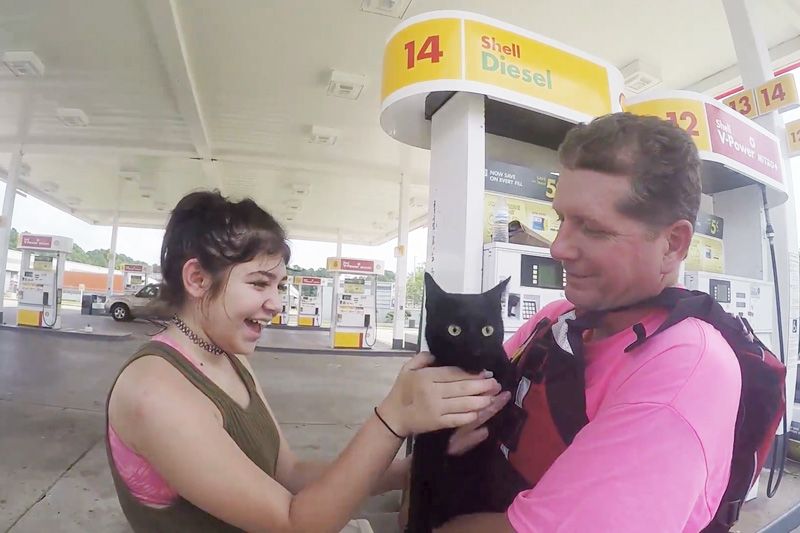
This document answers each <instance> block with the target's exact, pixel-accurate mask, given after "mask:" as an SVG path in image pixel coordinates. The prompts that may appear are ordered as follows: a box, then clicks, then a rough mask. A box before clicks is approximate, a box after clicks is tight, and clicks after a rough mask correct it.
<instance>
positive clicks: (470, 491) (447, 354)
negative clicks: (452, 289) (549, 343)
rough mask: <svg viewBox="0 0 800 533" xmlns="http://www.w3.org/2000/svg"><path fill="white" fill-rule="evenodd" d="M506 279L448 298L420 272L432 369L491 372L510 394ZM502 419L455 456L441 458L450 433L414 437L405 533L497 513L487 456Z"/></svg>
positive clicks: (493, 449)
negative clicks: (483, 437) (503, 304)
mask: <svg viewBox="0 0 800 533" xmlns="http://www.w3.org/2000/svg"><path fill="white" fill-rule="evenodd" d="M509 279H510V278H509ZM508 281H509V280H508V279H506V280H505V281H502V282H501V283H500V284H498V285H497V286H496V287H494V288H493V289H491V290H489V291H487V292H485V293H482V294H450V293H446V292H444V291H443V290H442V289H441V288H440V287H439V286H438V285H437V284H436V282H435V281H434V280H433V278H432V277H431V276H430V275H429V274H428V273H425V294H426V297H425V310H426V312H427V319H426V320H427V323H426V325H425V340H426V341H427V342H428V348H429V349H430V352H431V353H432V354H433V356H434V357H435V358H436V363H435V364H436V365H437V366H457V367H460V368H463V369H464V370H466V371H467V372H473V373H477V372H480V371H482V370H491V371H492V372H494V377H495V379H497V381H498V382H500V384H501V385H502V386H503V389H504V390H510V388H511V387H512V385H513V383H511V381H512V380H513V379H514V371H513V366H512V364H511V363H510V361H509V360H508V358H507V357H506V353H505V350H504V349H503V315H502V310H501V302H502V297H503V291H504V290H505V288H506V285H507V284H508ZM504 411H505V410H504ZM502 420H503V412H501V413H499V414H498V415H496V416H495V417H494V418H492V420H491V421H490V425H489V427H490V436H489V438H488V439H486V440H485V441H483V443H481V444H480V445H478V446H477V447H475V448H473V449H472V450H470V451H469V452H467V453H465V454H463V455H461V456H451V455H448V454H447V445H448V441H449V439H450V435H451V434H452V433H453V430H449V429H445V430H440V431H435V432H432V433H426V434H423V435H417V436H416V437H415V438H414V446H413V453H414V456H413V458H412V463H411V487H410V502H409V516H408V526H407V527H406V533H430V532H431V531H432V529H433V528H436V527H439V526H441V525H442V524H443V523H445V522H446V521H447V520H449V519H451V518H453V517H455V516H458V515H462V514H469V513H478V512H490V511H494V512H498V511H502V510H503V509H494V508H492V505H493V504H492V503H491V502H492V498H491V497H490V495H489V494H488V488H489V485H490V484H489V483H488V481H487V471H488V468H489V464H490V460H491V454H493V453H499V452H498V451H497V441H496V440H495V437H496V435H497V431H498V426H499V425H502Z"/></svg>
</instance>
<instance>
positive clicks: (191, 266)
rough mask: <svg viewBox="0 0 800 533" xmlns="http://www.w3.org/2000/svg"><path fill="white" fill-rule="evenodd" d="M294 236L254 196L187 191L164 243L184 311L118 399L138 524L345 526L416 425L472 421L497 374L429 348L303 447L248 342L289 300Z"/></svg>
mask: <svg viewBox="0 0 800 533" xmlns="http://www.w3.org/2000/svg"><path fill="white" fill-rule="evenodd" d="M288 259H289V247H288V245H287V243H286V240H285V234H284V231H283V229H282V228H281V227H280V225H279V224H278V223H277V222H276V221H275V219H274V218H272V217H271V216H270V215H269V214H268V213H266V212H265V211H264V210H262V209H261V208H260V207H258V206H257V205H256V204H255V203H254V202H253V201H252V200H244V201H241V202H238V203H232V202H230V201H228V200H226V199H225V198H224V197H222V196H221V195H220V194H219V193H216V192H214V193H212V192H196V193H192V194H189V195H187V196H186V197H184V198H183V199H182V200H181V201H180V202H179V203H178V205H177V206H176V207H175V210H174V211H173V213H172V216H171V218H170V220H169V223H168V224H167V229H166V233H165V235H164V243H163V246H162V249H161V268H162V276H163V285H162V288H161V299H162V300H163V303H165V304H167V305H168V306H169V307H170V308H171V309H172V311H173V312H174V313H175V316H174V317H173V319H172V322H171V324H170V326H169V327H168V328H167V329H166V330H165V331H164V332H163V333H161V334H159V335H158V336H157V337H155V338H154V339H153V340H152V342H149V343H147V344H145V345H144V346H143V347H142V348H141V349H140V350H139V351H138V352H137V353H136V354H135V355H134V356H133V357H132V358H131V359H130V360H129V361H128V362H127V363H126V364H125V366H124V367H123V369H122V370H121V371H120V374H119V376H118V377H117V379H116V381H115V383H114V385H113V387H112V389H111V392H110V394H109V400H108V407H107V413H108V425H107V449H108V457H109V465H110V467H111V472H112V476H113V478H114V484H115V486H116V490H117V495H118V497H119V501H120V504H121V506H122V509H123V511H124V512H125V515H126V517H127V518H128V521H129V522H130V524H131V526H132V527H133V529H134V530H135V531H137V532H138V531H147V532H157V531H192V532H205V531H238V530H246V531H270V532H300V531H302V532H309V533H320V532H326V531H330V532H337V531H339V530H341V529H342V528H343V527H344V526H345V525H346V524H347V522H348V520H349V519H350V517H351V516H352V515H353V513H355V512H356V510H357V509H358V507H359V506H360V504H361V503H363V500H364V499H365V498H366V497H367V496H369V495H370V494H371V493H373V492H379V491H381V490H390V489H393V488H399V487H401V485H402V483H403V481H404V478H405V475H406V473H407V469H408V462H407V461H396V462H394V463H393V462H392V460H393V458H394V457H395V455H396V454H397V451H398V449H399V447H400V445H401V444H402V442H403V439H404V437H406V436H407V435H410V434H412V433H420V432H425V431H432V430H436V429H441V428H446V427H456V426H462V425H465V424H470V423H474V422H475V421H476V419H477V416H478V414H477V413H478V411H480V410H481V409H484V410H485V409H486V408H488V407H490V406H491V404H492V397H493V396H494V394H496V393H497V392H498V391H499V386H498V385H497V382H496V381H495V380H494V379H491V376H488V375H478V376H473V375H469V374H466V373H464V372H462V371H460V370H457V369H454V368H427V367H428V365H430V363H431V362H432V358H431V357H430V356H428V355H425V354H419V355H417V356H415V357H414V358H412V359H411V360H410V361H409V362H408V363H406V364H405V365H404V366H403V368H402V370H401V371H400V373H399V375H398V376H397V379H396V381H395V383H394V386H393V387H392V389H391V391H390V392H389V394H388V395H387V396H386V397H385V398H384V399H383V401H382V402H381V403H380V404H379V405H378V406H376V407H375V410H374V414H373V415H372V416H371V417H370V418H368V419H367V420H366V421H365V422H364V424H363V425H362V427H361V429H360V430H359V431H358V433H357V434H356V435H355V437H354V438H353V440H352V441H351V442H350V443H349V444H348V445H347V447H346V448H345V449H344V451H342V453H341V454H340V455H339V457H338V458H337V459H336V460H334V461H333V462H332V463H330V464H320V463H311V462H304V461H301V460H299V459H298V458H297V457H296V456H295V455H294V454H293V453H292V450H291V448H290V447H289V444H288V443H287V442H286V440H285V439H284V437H283V435H282V433H281V430H280V427H279V426H278V424H277V422H276V420H275V417H274V416H273V414H272V411H271V409H270V407H269V403H268V402H267V400H266V398H265V397H264V394H263V392H262V390H261V386H260V385H259V384H258V381H257V380H256V378H255V375H254V373H253V370H252V367H251V365H250V363H249V362H248V360H247V356H248V355H249V354H252V353H253V351H254V350H255V347H256V343H257V341H258V339H259V337H260V335H261V330H262V328H263V327H264V326H265V325H266V324H268V323H269V322H270V320H271V319H272V316H273V315H274V314H275V313H277V312H278V310H279V309H280V305H281V297H280V290H281V289H282V284H283V283H284V279H285V277H286V263H287V261H288Z"/></svg>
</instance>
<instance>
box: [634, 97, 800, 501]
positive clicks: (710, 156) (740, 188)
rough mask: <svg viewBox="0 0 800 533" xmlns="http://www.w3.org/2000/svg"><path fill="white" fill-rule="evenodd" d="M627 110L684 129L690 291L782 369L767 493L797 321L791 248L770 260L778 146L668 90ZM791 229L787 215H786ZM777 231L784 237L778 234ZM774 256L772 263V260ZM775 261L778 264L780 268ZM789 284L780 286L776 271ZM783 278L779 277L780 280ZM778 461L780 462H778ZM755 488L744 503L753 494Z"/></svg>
mask: <svg viewBox="0 0 800 533" xmlns="http://www.w3.org/2000/svg"><path fill="white" fill-rule="evenodd" d="M626 111H630V112H632V113H637V114H642V115H656V116H659V117H662V118H665V119H668V120H671V121H673V122H674V123H676V124H677V125H678V126H680V127H682V128H684V129H685V130H687V131H688V132H689V133H690V134H691V135H692V138H693V139H694V141H695V144H696V145H697V148H698V151H699V153H700V158H701V160H702V170H701V181H702V192H703V196H702V200H701V204H700V208H701V211H702V213H701V214H700V216H699V217H698V221H697V224H696V227H695V236H694V239H693V241H692V246H691V248H690V251H689V256H688V257H687V260H686V262H685V264H684V269H685V270H684V272H683V273H682V279H681V280H680V281H682V282H683V283H684V285H685V286H686V287H687V288H689V289H696V290H700V291H703V292H707V293H709V294H711V295H712V296H713V297H714V299H715V300H716V301H717V302H719V303H720V304H721V305H722V307H724V308H725V310H727V311H728V312H729V313H732V314H734V315H738V316H740V317H743V318H745V319H747V321H748V322H749V323H750V325H751V326H752V328H753V330H754V331H755V333H756V334H757V335H758V337H759V338H760V339H761V340H762V341H763V342H764V344H766V345H767V346H768V347H769V348H770V350H772V351H773V353H775V354H778V355H779V357H780V358H781V360H782V361H783V362H784V364H785V365H786V368H787V376H786V378H787V379H786V389H787V390H786V397H787V399H789V401H788V402H787V413H786V419H785V422H786V425H785V426H783V425H781V426H779V427H778V432H777V433H778V435H783V437H779V438H778V439H776V444H777V443H781V442H783V443H784V445H782V446H777V447H776V448H774V449H773V456H774V462H772V464H771V465H769V463H768V466H770V467H771V469H772V473H774V472H777V473H778V477H777V480H776V482H775V484H774V485H773V475H772V474H771V475H770V478H769V485H770V486H768V487H767V494H768V495H770V496H771V495H772V494H774V492H775V490H777V486H778V484H779V483H780V477H781V473H782V471H783V465H782V463H781V457H784V456H785V437H786V435H785V432H786V429H787V428H788V427H789V425H790V424H791V417H792V414H793V413H792V408H791V407H792V402H791V399H792V398H794V392H795V386H796V375H797V356H798V340H800V333H798V321H800V286H798V285H799V284H800V268H798V265H799V264H800V261H799V260H798V251H797V250H796V249H783V250H779V251H778V254H776V250H775V247H774V245H773V242H772V233H774V231H775V230H773V229H772V227H771V225H770V223H769V209H770V208H773V207H775V206H778V205H780V204H782V203H784V202H786V200H787V199H788V193H787V189H786V186H785V185H784V183H785V178H784V175H783V172H782V169H781V167H782V164H781V153H780V144H779V142H778V140H777V138H775V136H774V135H772V134H771V133H769V132H768V131H767V130H765V129H763V128H762V127H761V126H759V125H758V124H756V123H755V122H753V121H751V120H749V119H747V118H745V117H744V116H743V115H740V114H739V113H737V112H735V111H733V110H732V109H730V108H728V107H727V106H725V105H724V104H722V103H721V102H718V101H716V100H713V99H711V98H708V97H705V96H703V95H699V94H695V93H689V92H683V91H670V92H663V93H660V94H654V95H652V96H651V95H648V96H647V97H640V98H638V99H635V100H631V101H630V103H629V105H626ZM789 220H790V221H791V223H795V221H794V217H793V216H792V217H790V218H789ZM778 231H785V230H784V229H782V228H778ZM776 257H777V259H776ZM778 261H783V262H785V263H784V264H783V265H780V266H779V263H778ZM786 267H788V272H789V275H788V276H787V277H786V278H788V283H785V284H783V285H781V284H779V283H778V281H779V274H778V272H779V268H781V269H783V268H786ZM786 278H784V279H786ZM779 463H781V464H779ZM757 488H758V487H757V485H756V486H755V487H753V490H751V491H750V494H748V497H747V499H751V498H754V497H755V496H756V494H757Z"/></svg>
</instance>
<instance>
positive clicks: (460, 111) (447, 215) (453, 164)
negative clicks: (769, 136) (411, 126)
mask: <svg viewBox="0 0 800 533" xmlns="http://www.w3.org/2000/svg"><path fill="white" fill-rule="evenodd" d="M483 98H484V97H483V96H482V95H478V94H472V93H456V94H455V95H454V96H453V97H452V98H451V99H450V100H448V101H447V103H445V104H444V105H443V106H442V108H441V109H439V110H438V111H437V112H436V113H435V114H434V115H433V119H432V124H431V164H430V198H429V204H428V261H427V267H426V270H427V271H428V272H430V273H431V275H433V276H434V278H435V279H436V282H437V283H438V284H439V285H440V286H441V287H442V289H444V290H445V291H448V292H466V293H477V292H480V291H481V269H482V266H481V263H482V246H483V244H482V243H483V236H482V231H483V230H482V227H483V180H484V176H483V174H484V168H485V166H486V146H485V127H484V102H483Z"/></svg>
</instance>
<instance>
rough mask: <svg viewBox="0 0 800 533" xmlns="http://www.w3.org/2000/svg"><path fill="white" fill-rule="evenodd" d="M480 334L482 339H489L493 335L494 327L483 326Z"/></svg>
mask: <svg viewBox="0 0 800 533" xmlns="http://www.w3.org/2000/svg"><path fill="white" fill-rule="evenodd" d="M481 333H483V336H484V337H491V335H492V333H494V327H492V326H483V329H482V330H481Z"/></svg>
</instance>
